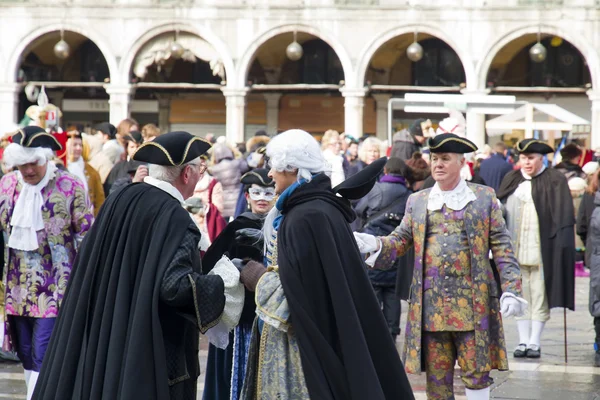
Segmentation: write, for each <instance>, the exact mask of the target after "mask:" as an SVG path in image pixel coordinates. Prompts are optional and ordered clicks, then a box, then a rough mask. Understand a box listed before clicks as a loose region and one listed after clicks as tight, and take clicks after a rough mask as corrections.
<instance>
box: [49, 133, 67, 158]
mask: <svg viewBox="0 0 600 400" xmlns="http://www.w3.org/2000/svg"><path fill="white" fill-rule="evenodd" d="M51 134H52V136H54V137H55V138H56V140H57V141H58V143H60V145H61V146H62V150H59V151H57V152H56V156H57V157H58V158H60V159H61V160H62V162H63V164H64V165H65V166H66V165H67V139H68V136H67V132H65V131H62V130H61V132H57V131H54V130H53V131H52V132H51Z"/></svg>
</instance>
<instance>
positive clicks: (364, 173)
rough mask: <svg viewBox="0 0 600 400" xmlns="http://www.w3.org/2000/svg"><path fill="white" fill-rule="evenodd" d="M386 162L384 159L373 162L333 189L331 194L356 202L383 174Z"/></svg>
mask: <svg viewBox="0 0 600 400" xmlns="http://www.w3.org/2000/svg"><path fill="white" fill-rule="evenodd" d="M386 162H387V158H386V157H381V158H380V159H378V160H375V161H373V162H372V163H371V164H369V165H367V166H366V167H365V168H363V169H362V170H361V171H359V172H357V173H356V174H354V175H352V176H351V177H350V178H348V179H346V180H345V181H344V182H342V183H340V184H339V185H337V186H336V187H334V188H333V192H334V193H337V194H339V195H340V196H342V197H344V198H346V199H348V200H358V199H360V198H362V197H364V196H366V195H367V193H369V192H370V191H371V189H373V186H375V182H377V179H378V178H379V175H381V173H382V172H383V167H384V166H385V163H386Z"/></svg>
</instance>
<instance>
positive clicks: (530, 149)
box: [517, 139, 554, 154]
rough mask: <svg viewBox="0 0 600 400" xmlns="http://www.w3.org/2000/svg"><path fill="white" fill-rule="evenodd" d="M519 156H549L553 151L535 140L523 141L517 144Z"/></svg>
mask: <svg viewBox="0 0 600 400" xmlns="http://www.w3.org/2000/svg"><path fill="white" fill-rule="evenodd" d="M517 151H518V152H519V154H549V153H554V149H553V148H552V147H550V146H549V145H548V144H547V143H545V142H542V141H541V140H537V139H524V140H521V141H520V142H519V143H517Z"/></svg>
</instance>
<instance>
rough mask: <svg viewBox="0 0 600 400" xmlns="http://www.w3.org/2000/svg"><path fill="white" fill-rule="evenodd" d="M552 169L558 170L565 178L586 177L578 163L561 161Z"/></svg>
mask: <svg viewBox="0 0 600 400" xmlns="http://www.w3.org/2000/svg"><path fill="white" fill-rule="evenodd" d="M554 169H557V170H559V171H560V172H562V173H563V174H564V175H565V177H566V178H567V180H569V179H571V178H575V177H579V178H582V179H587V174H586V173H585V172H583V169H581V167H580V166H579V165H577V164H572V163H570V162H568V161H563V162H561V163H560V164H558V165H556V167H554Z"/></svg>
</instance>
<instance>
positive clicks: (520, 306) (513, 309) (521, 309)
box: [500, 293, 527, 318]
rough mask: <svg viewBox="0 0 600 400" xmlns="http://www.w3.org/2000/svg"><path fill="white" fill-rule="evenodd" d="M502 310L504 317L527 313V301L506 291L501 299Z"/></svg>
mask: <svg viewBox="0 0 600 400" xmlns="http://www.w3.org/2000/svg"><path fill="white" fill-rule="evenodd" d="M500 305H501V307H500V312H501V313H502V316H503V317H505V318H506V317H511V316H515V317H520V316H522V315H523V314H524V313H525V310H526V309H527V301H525V300H524V299H519V298H518V297H516V296H514V295H512V294H509V293H505V294H503V295H502V298H501V299H500Z"/></svg>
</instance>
